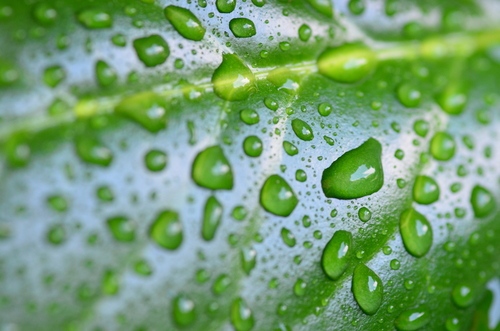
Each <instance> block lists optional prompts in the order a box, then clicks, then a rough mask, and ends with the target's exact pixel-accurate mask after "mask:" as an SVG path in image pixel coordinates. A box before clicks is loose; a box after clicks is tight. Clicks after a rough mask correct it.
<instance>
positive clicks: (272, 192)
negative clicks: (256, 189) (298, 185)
mask: <svg viewBox="0 0 500 331" xmlns="http://www.w3.org/2000/svg"><path fill="white" fill-rule="evenodd" d="M297 203H298V199H297V196H296V195H295V193H294V192H293V190H292V188H291V187H290V185H288V183H287V182H286V181H285V180H284V179H283V178H281V177H280V176H279V175H271V176H270V177H269V178H268V179H267V180H266V181H265V183H264V185H263V186H262V189H261V191H260V204H261V205H262V207H263V208H264V209H265V210H267V211H268V212H270V213H272V214H275V215H278V216H288V215H290V214H291V213H292V211H293V210H294V209H295V207H296V206H297Z"/></svg>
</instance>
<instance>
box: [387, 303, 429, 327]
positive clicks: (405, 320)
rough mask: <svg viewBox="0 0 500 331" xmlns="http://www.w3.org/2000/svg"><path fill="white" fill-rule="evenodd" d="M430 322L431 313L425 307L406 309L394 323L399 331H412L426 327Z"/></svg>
mask: <svg viewBox="0 0 500 331" xmlns="http://www.w3.org/2000/svg"><path fill="white" fill-rule="evenodd" d="M430 320H431V312H430V310H429V308H428V307H427V306H426V305H420V306H418V307H416V308H411V309H407V310H405V311H404V312H402V313H401V314H400V315H399V316H398V317H397V318H396V320H395V321H394V326H396V329H398V330H400V331H414V330H418V329H420V328H422V327H424V326H426V325H427V324H428V323H429V322H430Z"/></svg>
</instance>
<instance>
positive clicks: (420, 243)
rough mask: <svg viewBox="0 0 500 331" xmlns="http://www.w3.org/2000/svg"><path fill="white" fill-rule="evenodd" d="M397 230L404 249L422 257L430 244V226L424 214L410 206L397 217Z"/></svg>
mask: <svg viewBox="0 0 500 331" xmlns="http://www.w3.org/2000/svg"><path fill="white" fill-rule="evenodd" d="M399 230H400V231H401V237H402V238H403V243H404V245H405V247H406V250H407V251H408V252H409V253H410V254H411V255H413V256H415V257H422V256H424V255H425V254H427V252H428V251H429V249H430V248H431V246H432V227H431V224H430V223H429V221H428V220H427V219H426V218H425V216H424V215H422V214H420V213H419V212H417V211H416V210H415V209H413V208H410V209H407V210H405V211H404V212H403V213H402V214H401V216H400V218H399Z"/></svg>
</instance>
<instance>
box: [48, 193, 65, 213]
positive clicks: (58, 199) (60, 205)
mask: <svg viewBox="0 0 500 331" xmlns="http://www.w3.org/2000/svg"><path fill="white" fill-rule="evenodd" d="M47 202H48V204H49V206H50V207H51V208H52V209H53V210H55V211H58V212H65V211H66V210H68V202H67V201H66V199H65V198H64V197H62V196H60V195H52V196H50V197H48V198H47Z"/></svg>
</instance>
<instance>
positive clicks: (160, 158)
mask: <svg viewBox="0 0 500 331" xmlns="http://www.w3.org/2000/svg"><path fill="white" fill-rule="evenodd" d="M144 159H145V162H146V167H147V168H148V169H149V170H151V171H160V170H163V169H165V166H166V165H167V154H165V152H162V151H159V150H151V151H149V152H148V153H147V154H146V157H145V158H144Z"/></svg>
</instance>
